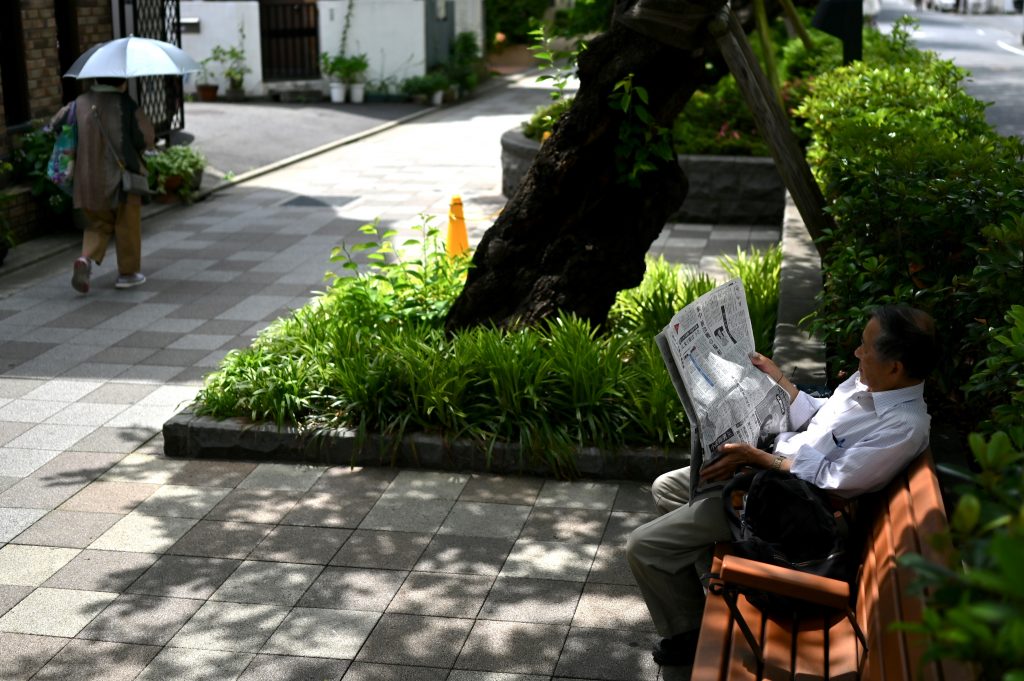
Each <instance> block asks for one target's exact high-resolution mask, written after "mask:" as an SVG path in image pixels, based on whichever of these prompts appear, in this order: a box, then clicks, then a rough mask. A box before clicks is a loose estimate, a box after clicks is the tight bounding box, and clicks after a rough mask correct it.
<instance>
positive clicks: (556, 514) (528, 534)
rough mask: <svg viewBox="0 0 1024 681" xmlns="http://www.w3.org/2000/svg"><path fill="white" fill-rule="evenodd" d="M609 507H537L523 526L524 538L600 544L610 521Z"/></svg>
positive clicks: (522, 536)
mask: <svg viewBox="0 0 1024 681" xmlns="http://www.w3.org/2000/svg"><path fill="white" fill-rule="evenodd" d="M609 515H610V514H609V512H608V511H592V510H590V509H582V508H535V509H533V511H532V512H531V513H530V517H529V519H528V520H527V521H526V526H525V527H523V533H522V535H521V538H522V539H531V540H533V541H556V542H565V543H573V544H597V543H599V542H600V541H601V536H602V535H603V534H604V530H605V526H606V525H607V523H608V516H609Z"/></svg>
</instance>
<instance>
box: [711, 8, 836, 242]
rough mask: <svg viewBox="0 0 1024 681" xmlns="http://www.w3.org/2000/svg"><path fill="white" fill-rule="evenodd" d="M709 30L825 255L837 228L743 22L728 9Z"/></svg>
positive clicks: (808, 227)
mask: <svg viewBox="0 0 1024 681" xmlns="http://www.w3.org/2000/svg"><path fill="white" fill-rule="evenodd" d="M709 28H710V30H711V34H712V35H713V36H714V38H715V40H716V42H717V44H718V48H719V50H721V52H722V56H723V57H724V58H725V61H726V63H727V64H728V65H729V70H730V71H731V72H732V74H733V76H734V77H735V78H736V83H737V84H738V85H739V87H740V91H741V92H743V96H744V98H745V99H746V101H747V105H748V106H749V107H750V111H751V113H752V114H753V115H754V120H755V121H756V122H757V128H758V130H760V131H761V134H762V135H763V136H764V138H765V141H766V142H767V143H768V148H769V149H771V152H772V157H773V158H774V159H775V166H776V167H777V168H778V169H779V175H781V176H782V181H783V182H785V184H786V187H787V188H788V189H789V193H790V194H791V195H792V196H793V202H794V203H795V204H796V206H797V209H798V210H799V211H800V216H801V217H802V218H803V220H804V224H805V225H806V226H807V232H808V233H809V234H810V235H811V238H812V239H814V240H815V242H816V243H815V245H816V247H817V249H818V253H819V254H820V255H824V253H822V247H821V246H820V245H818V244H817V240H818V239H819V238H820V237H822V236H824V234H825V230H826V229H828V228H830V227H832V226H833V223H832V220H831V218H830V217H829V216H828V215H826V214H825V211H824V210H823V208H824V205H825V199H824V197H823V196H822V195H821V190H820V189H819V188H818V184H817V182H815V181H814V177H813V176H812V175H811V169H810V168H809V167H808V166H807V161H806V159H805V158H804V155H803V152H802V151H801V149H800V145H799V144H798V143H797V141H796V137H795V136H794V135H793V131H792V130H790V128H789V119H788V118H787V116H786V114H785V113H784V112H783V110H782V107H780V106H779V105H778V104H777V102H776V101H775V96H774V94H773V92H772V87H771V84H769V82H768V79H767V78H766V77H765V75H764V72H763V71H762V70H761V67H760V65H759V64H758V63H757V58H756V57H755V56H754V52H753V50H751V49H750V44H749V43H748V42H747V36H746V33H745V32H744V31H743V27H742V26H741V25H740V22H739V19H737V18H736V15H735V14H733V12H732V11H730V10H729V8H728V7H726V8H724V9H723V10H722V12H721V13H720V14H719V15H718V16H717V17H715V18H714V19H712V20H711V22H710V24H709Z"/></svg>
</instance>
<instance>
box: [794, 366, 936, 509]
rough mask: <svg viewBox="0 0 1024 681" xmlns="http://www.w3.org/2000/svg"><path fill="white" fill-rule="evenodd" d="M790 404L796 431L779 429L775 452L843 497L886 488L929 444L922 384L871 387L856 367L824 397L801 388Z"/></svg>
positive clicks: (807, 477) (797, 471)
mask: <svg viewBox="0 0 1024 681" xmlns="http://www.w3.org/2000/svg"><path fill="white" fill-rule="evenodd" d="M789 409H790V411H789V422H790V428H792V429H793V430H794V431H797V432H787V433H781V434H780V435H779V436H778V438H777V439H776V442H775V453H776V454H782V455H783V456H785V457H787V458H788V459H790V460H791V461H792V463H791V468H790V471H791V472H792V473H793V475H795V476H796V477H798V478H800V479H802V480H807V481H808V482H811V483H813V484H815V485H817V486H818V487H820V488H821V489H826V490H831V491H833V492H836V493H838V494H839V495H840V496H843V497H847V498H852V497H855V496H857V495H860V494H863V493H865V492H873V491H875V490H879V489H881V488H883V487H885V485H886V484H887V483H888V482H889V481H890V480H892V478H893V477H895V475H896V474H897V473H899V472H900V471H901V470H902V469H903V468H904V467H905V466H906V465H907V464H908V463H910V462H911V461H912V460H913V459H914V457H916V456H917V455H918V454H920V453H921V452H923V451H924V450H925V448H926V447H927V446H928V430H929V425H930V423H931V417H930V416H928V410H927V407H926V405H925V401H924V383H919V384H917V385H914V386H910V387H909V388H900V389H898V390H885V391H882V392H869V391H868V389H867V386H865V385H864V384H863V383H861V382H860V372H859V371H858V372H857V373H855V374H854V375H853V376H851V377H850V378H849V379H847V380H846V381H844V382H843V383H842V384H841V385H840V386H839V387H838V388H836V391H835V392H834V393H833V394H832V397H830V398H828V399H827V400H826V399H822V398H814V397H811V396H810V395H807V394H806V393H803V392H801V393H798V394H797V398H796V399H795V400H793V403H792V404H791V405H790V408H789ZM804 424H806V426H805V425H804Z"/></svg>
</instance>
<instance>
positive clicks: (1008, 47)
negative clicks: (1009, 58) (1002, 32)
mask: <svg viewBox="0 0 1024 681" xmlns="http://www.w3.org/2000/svg"><path fill="white" fill-rule="evenodd" d="M996 45H998V46H999V47H1001V48H1003V49H1004V50H1006V51H1007V52H1012V53H1013V54H1016V55H1018V56H1021V57H1024V50H1022V49H1020V48H1019V47H1014V46H1013V45H1007V44H1006V43H1004V42H1003V41H1002V40H997V41H996Z"/></svg>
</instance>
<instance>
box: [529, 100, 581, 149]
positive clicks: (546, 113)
mask: <svg viewBox="0 0 1024 681" xmlns="http://www.w3.org/2000/svg"><path fill="white" fill-rule="evenodd" d="M571 106H572V97H566V98H565V99H556V100H555V101H553V102H551V103H550V104H548V105H547V106H542V107H541V108H539V109H537V112H536V113H534V114H533V116H531V117H530V120H528V121H526V122H525V123H523V134H524V135H526V136H527V137H529V138H530V139H532V140H536V141H538V142H540V141H542V140H543V139H544V134H545V133H549V132H551V130H552V129H553V128H554V127H555V121H557V120H558V119H559V118H561V117H562V114H564V113H565V112H566V111H568V110H569V107H571Z"/></svg>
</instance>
